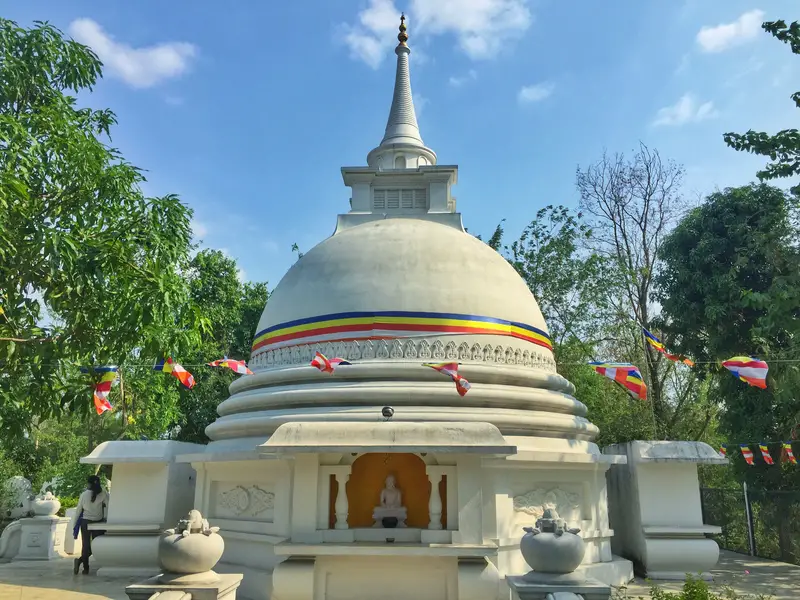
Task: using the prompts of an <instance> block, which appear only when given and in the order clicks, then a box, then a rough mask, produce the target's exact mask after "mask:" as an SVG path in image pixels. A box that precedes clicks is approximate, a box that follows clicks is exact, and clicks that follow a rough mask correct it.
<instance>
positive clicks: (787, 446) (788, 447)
mask: <svg viewBox="0 0 800 600" xmlns="http://www.w3.org/2000/svg"><path fill="white" fill-rule="evenodd" d="M783 455H784V456H785V457H786V460H788V461H789V462H790V463H792V464H793V465H796V464H797V459H796V458H795V457H794V452H792V442H783Z"/></svg>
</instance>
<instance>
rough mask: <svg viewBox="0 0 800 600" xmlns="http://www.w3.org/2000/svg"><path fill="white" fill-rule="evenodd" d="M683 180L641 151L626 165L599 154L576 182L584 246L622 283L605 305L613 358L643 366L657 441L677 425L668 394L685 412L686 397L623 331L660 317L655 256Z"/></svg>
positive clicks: (672, 166) (666, 368) (679, 204)
mask: <svg viewBox="0 0 800 600" xmlns="http://www.w3.org/2000/svg"><path fill="white" fill-rule="evenodd" d="M683 176H684V169H683V167H682V166H680V165H678V164H676V163H674V162H673V161H670V160H663V159H662V158H661V155H660V154H659V153H658V151H657V150H651V149H650V148H648V147H647V146H646V145H644V144H641V143H640V144H639V148H638V150H636V151H634V153H633V155H632V156H630V157H628V156H625V155H623V154H615V155H614V156H609V155H608V154H607V153H603V157H602V158H601V159H600V160H599V161H597V162H596V163H594V164H592V165H590V166H589V167H587V168H586V169H585V170H582V169H581V168H580V167H578V170H577V175H576V185H577V188H578V191H579V193H580V198H581V199H580V204H581V209H582V210H583V211H584V212H585V213H586V215H587V216H588V218H589V221H590V223H591V226H592V237H591V238H590V243H591V245H592V247H593V249H594V250H595V251H596V252H598V253H599V254H601V255H603V256H606V257H607V258H609V259H610V260H611V262H612V263H613V264H614V265H615V266H616V267H617V273H615V274H614V276H616V277H618V279H619V282H620V283H619V286H618V287H617V290H616V295H617V297H616V298H612V299H611V303H612V305H613V306H615V308H616V310H617V312H618V315H617V316H618V318H619V322H620V323H621V324H623V326H622V327H621V328H620V333H621V336H620V339H619V340H618V345H617V350H620V349H621V348H620V346H622V353H623V354H625V355H627V356H631V357H641V358H642V359H643V360H644V368H643V369H642V370H643V375H644V377H645V379H646V381H647V383H648V385H649V397H650V399H651V402H652V403H653V411H654V420H657V421H658V422H659V423H660V424H661V426H660V429H661V432H660V433H661V434H663V435H669V433H670V431H669V430H670V429H671V427H670V424H673V425H674V423H675V419H674V418H673V416H674V407H671V406H670V403H669V402H668V398H667V396H668V394H670V393H675V394H677V396H678V399H680V398H683V401H682V402H681V404H683V403H685V397H686V395H687V394H689V393H691V390H683V389H680V390H675V386H674V383H672V384H671V382H668V380H667V379H668V377H669V375H670V373H671V372H672V371H673V369H674V363H671V362H669V361H666V360H664V359H663V357H662V356H661V355H660V354H659V353H658V352H657V351H655V350H654V349H653V348H651V347H650V346H649V344H645V343H644V340H643V337H642V334H641V329H639V328H637V327H631V326H629V324H630V323H632V322H636V323H638V324H640V325H641V326H643V327H645V328H647V329H651V326H652V322H653V320H654V318H655V317H656V316H657V314H658V307H657V305H654V303H653V302H652V301H651V299H650V298H651V295H652V291H653V281H654V276H655V271H656V269H657V262H656V261H657V255H658V251H659V249H660V248H661V244H662V243H663V240H664V237H665V235H666V234H667V233H668V232H669V230H670V229H671V228H672V226H673V225H674V223H675V222H676V220H677V218H678V217H679V216H680V215H681V213H682V212H683V210H684V207H685V202H684V200H683V196H682V193H681V185H682V183H683ZM671 413H672V414H671ZM654 433H655V434H656V435H658V434H659V432H658V431H655V432H654Z"/></svg>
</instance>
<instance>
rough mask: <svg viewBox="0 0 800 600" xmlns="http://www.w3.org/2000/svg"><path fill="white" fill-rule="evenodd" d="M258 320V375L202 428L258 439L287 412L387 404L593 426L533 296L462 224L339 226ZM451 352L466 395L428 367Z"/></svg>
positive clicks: (421, 416)
mask: <svg viewBox="0 0 800 600" xmlns="http://www.w3.org/2000/svg"><path fill="white" fill-rule="evenodd" d="M442 323H443V325H442ZM484 324H485V327H486V328H491V327H494V328H495V330H496V333H494V332H493V331H487V330H485V329H483V327H484ZM470 327H473V328H474V331H473V330H470ZM258 330H259V331H258V333H257V334H256V337H255V340H254V344H253V348H254V350H253V355H252V357H251V361H250V366H251V368H252V369H253V370H254V371H255V374H254V375H252V376H247V377H243V378H240V379H239V380H237V381H235V382H234V383H233V384H232V385H231V393H232V396H231V397H230V398H228V399H227V400H226V401H224V402H223V403H222V404H220V406H219V413H220V415H221V418H220V419H218V420H217V421H216V422H215V423H213V424H212V425H211V426H209V428H208V430H207V433H208V435H209V437H211V438H212V439H214V440H218V442H217V443H219V441H224V440H233V439H241V438H260V439H261V440H262V441H263V439H264V438H266V437H268V436H269V435H271V434H272V432H274V431H275V429H277V428H278V427H279V426H280V425H282V424H284V423H288V422H303V421H305V422H309V421H310V422H326V421H348V422H353V421H362V422H363V421H374V420H377V419H379V418H380V415H381V407H382V406H385V405H390V406H393V407H394V408H395V416H394V419H395V420H400V421H417V422H419V421H452V420H453V419H454V418H458V420H460V421H474V422H489V423H492V424H494V425H496V426H497V427H498V428H499V429H500V431H501V432H503V433H504V434H506V435H517V436H519V435H523V436H529V435H536V436H542V437H562V438H570V439H583V440H590V439H592V438H593V437H594V436H595V435H596V433H597V429H596V427H595V426H594V425H592V424H591V423H589V422H588V421H587V420H586V419H585V418H584V416H585V414H586V407H585V406H584V405H583V404H582V403H580V402H579V401H577V400H576V399H575V398H573V397H572V395H571V394H572V393H573V387H572V385H571V384H570V383H569V382H568V381H567V380H565V379H564V378H563V377H561V376H560V375H558V374H557V373H556V372H555V362H554V360H553V356H552V350H551V346H550V341H549V338H548V336H547V330H546V325H545V323H544V319H543V317H542V313H541V311H540V310H539V306H538V304H537V302H536V299H535V298H534V297H533V294H531V292H530V290H529V289H528V287H527V286H526V285H525V282H524V281H523V280H522V279H521V278H520V276H519V275H518V274H517V273H516V271H515V270H514V269H513V268H512V267H511V266H510V265H509V264H508V263H507V262H506V261H505V259H503V257H502V256H500V255H499V254H498V253H497V252H496V251H494V250H493V249H492V248H490V247H489V246H488V245H486V244H485V243H484V242H482V241H480V240H478V239H476V238H474V237H473V236H471V235H470V234H468V233H467V232H465V231H464V230H463V229H461V228H460V227H455V226H452V225H448V224H443V223H440V222H436V221H431V220H426V219H424V218H403V217H393V218H382V219H378V220H371V221H368V222H366V223H360V224H356V225H354V226H352V227H344V228H342V229H341V230H340V231H337V233H335V234H334V235H333V236H331V237H330V238H328V239H326V240H325V241H323V242H321V243H320V244H319V245H317V246H316V247H314V248H313V249H312V250H310V251H309V252H308V253H306V254H305V255H304V256H303V257H302V258H300V259H299V260H298V261H297V262H296V263H295V264H294V266H293V267H292V268H291V269H290V270H289V271H288V272H287V274H286V275H285V276H284V278H283V279H282V280H281V282H280V283H279V284H278V286H277V287H276V288H275V290H274V292H273V293H272V294H271V296H270V299H269V301H268V303H267V307H266V309H265V310H264V313H263V315H262V317H261V321H260V323H259V327H258ZM317 351H321V352H323V353H324V354H325V355H326V356H328V357H329V358H333V357H341V358H344V359H346V360H348V361H349V362H351V363H352V364H351V365H349V366H341V367H339V368H337V369H336V371H335V374H333V375H331V374H327V373H321V372H320V371H318V370H317V369H315V368H313V367H311V366H310V362H311V360H312V358H313V357H314V355H315V353H316V352H317ZM446 361H454V362H458V363H459V372H460V373H461V374H463V375H464V376H465V377H466V378H467V379H468V380H469V381H470V382H471V383H472V388H471V389H470V390H469V393H468V394H466V395H465V396H464V397H461V396H459V395H458V393H457V392H456V389H455V386H454V385H453V382H451V381H450V380H449V379H448V378H447V377H445V376H443V375H441V374H439V373H437V372H436V371H434V370H433V369H430V368H428V367H425V366H423V363H426V362H446Z"/></svg>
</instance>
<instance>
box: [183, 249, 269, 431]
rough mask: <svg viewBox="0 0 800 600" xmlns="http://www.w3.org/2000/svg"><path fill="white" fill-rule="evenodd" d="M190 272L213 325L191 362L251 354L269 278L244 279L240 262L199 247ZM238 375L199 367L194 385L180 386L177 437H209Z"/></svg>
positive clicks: (198, 302)
mask: <svg viewBox="0 0 800 600" xmlns="http://www.w3.org/2000/svg"><path fill="white" fill-rule="evenodd" d="M187 277H188V281H189V288H190V299H191V302H192V303H193V304H194V305H195V306H197V307H198V309H199V310H203V311H204V313H205V315H206V317H207V318H208V319H209V327H208V328H207V329H206V331H205V332H204V333H203V334H202V335H201V337H200V341H199V343H198V345H197V346H196V348H194V350H193V351H192V352H191V353H190V354H188V355H187V357H186V361H187V363H189V364H195V365H202V364H205V363H207V362H210V361H212V360H215V359H218V358H222V357H223V356H229V357H230V358H235V359H239V360H242V359H245V358H246V357H248V356H249V355H250V348H251V344H252V342H253V336H254V334H255V333H256V327H257V325H258V320H259V319H260V317H261V312H262V311H263V310H264V306H265V304H266V302H267V286H266V284H265V283H257V284H252V283H244V284H243V283H242V282H240V281H239V279H238V276H237V267H236V262H235V261H234V260H233V259H231V258H228V257H226V256H225V255H224V254H223V253H222V252H220V251H218V250H203V251H201V252H199V253H198V254H197V255H196V256H195V257H194V258H193V259H192V261H191V263H190V268H189V270H188V273H187ZM237 377H239V375H236V374H235V373H233V371H231V370H229V369H209V368H201V369H198V371H197V372H196V373H195V380H196V384H195V387H194V388H192V389H191V390H186V389H181V390H179V392H178V394H179V400H178V405H177V409H178V410H177V419H176V420H175V422H174V423H173V425H172V427H171V429H173V433H174V437H175V439H179V440H182V441H190V442H197V443H206V442H207V441H208V438H207V437H206V435H205V428H206V427H207V426H208V425H209V424H210V423H212V422H213V421H214V419H216V417H217V406H218V405H219V403H220V402H222V401H223V400H225V398H227V397H228V395H229V394H228V386H229V385H230V384H231V382H232V381H233V380H234V379H236V378H237Z"/></svg>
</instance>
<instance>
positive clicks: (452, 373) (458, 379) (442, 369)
mask: <svg viewBox="0 0 800 600" xmlns="http://www.w3.org/2000/svg"><path fill="white" fill-rule="evenodd" d="M423 366H425V367H430V368H431V369H434V370H436V371H439V373H441V374H442V375H447V376H448V377H449V378H450V379H452V380H453V383H455V384H456V391H457V392H458V395H459V396H462V397H463V396H465V395H466V393H467V392H468V391H469V388H470V387H472V386H470V384H469V381H467V380H466V379H465V378H464V377H463V376H461V375H459V374H458V363H456V362H449V363H424V365H423Z"/></svg>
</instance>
